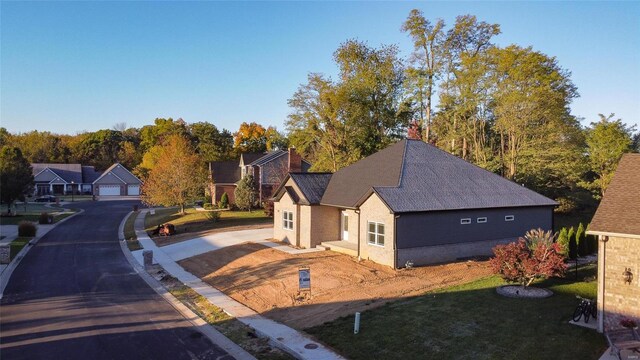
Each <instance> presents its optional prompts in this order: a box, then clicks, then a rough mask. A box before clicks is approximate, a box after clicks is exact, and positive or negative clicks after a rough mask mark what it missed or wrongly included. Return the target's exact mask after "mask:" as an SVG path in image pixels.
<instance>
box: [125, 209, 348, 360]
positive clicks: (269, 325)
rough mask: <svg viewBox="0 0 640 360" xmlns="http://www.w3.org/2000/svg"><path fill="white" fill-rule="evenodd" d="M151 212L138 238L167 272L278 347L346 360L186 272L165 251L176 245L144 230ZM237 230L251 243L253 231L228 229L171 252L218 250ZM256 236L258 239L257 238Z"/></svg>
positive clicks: (312, 358)
mask: <svg viewBox="0 0 640 360" xmlns="http://www.w3.org/2000/svg"><path fill="white" fill-rule="evenodd" d="M147 213H148V210H147V209H145V210H142V211H141V212H140V213H139V214H138V217H137V218H136V220H135V224H134V228H135V231H136V236H137V237H138V241H139V242H140V245H142V247H143V248H144V249H145V250H151V251H153V258H154V263H158V264H160V266H162V267H163V268H164V270H165V271H166V272H168V273H169V274H171V275H172V276H174V277H176V278H177V279H178V280H180V281H181V282H182V283H184V284H185V285H187V286H189V287H191V288H192V289H193V290H195V291H196V292H197V293H198V294H200V295H202V296H204V297H205V298H207V299H208V300H209V302H211V303H212V304H213V305H215V306H218V307H219V308H221V309H222V310H224V312H226V313H227V314H229V315H231V316H233V317H235V318H237V319H238V320H239V321H240V322H242V323H244V324H246V325H248V326H250V327H252V328H253V329H255V331H256V333H258V334H259V335H261V336H265V337H268V338H269V339H270V340H271V343H272V344H273V345H274V346H277V347H279V348H281V349H282V350H284V351H286V352H288V353H290V354H291V355H293V356H295V357H296V358H298V359H309V360H316V359H317V360H325V359H326V360H330V359H343V358H342V357H341V356H339V355H338V354H336V353H335V352H333V351H332V350H330V349H329V348H327V347H325V346H324V345H322V344H320V343H317V342H315V341H313V340H312V339H311V338H309V337H308V336H306V335H304V334H302V333H300V332H298V331H297V330H294V329H292V328H290V327H288V326H286V325H283V324H280V323H277V322H275V321H273V320H269V319H267V318H265V317H263V316H261V315H259V314H258V313H256V312H255V311H253V310H251V309H250V308H248V307H246V306H244V305H242V304H241V303H239V302H237V301H235V300H233V299H232V298H230V297H228V296H227V295H225V294H223V293H222V292H220V291H218V290H217V289H215V288H213V287H211V286H210V285H208V284H207V283H205V282H204V281H202V280H201V279H200V278H198V277H197V276H195V275H193V274H191V273H189V272H188V271H186V270H185V269H184V268H182V267H181V266H180V265H178V264H177V263H176V260H174V259H173V258H172V257H171V256H170V255H169V254H168V253H167V252H165V249H167V248H168V247H169V246H172V245H169V246H164V247H161V248H160V247H157V246H156V244H155V243H154V242H153V240H151V239H150V238H149V236H147V233H146V231H144V218H145V217H146V215H147ZM265 230H268V231H269V233H270V231H271V230H270V229H258V230H249V231H253V232H254V233H253V234H256V235H257V234H262V236H265V234H266V232H265ZM235 233H241V234H240V235H239V236H240V237H241V238H242V239H243V240H238V241H239V242H236V243H242V242H247V240H245V238H246V237H247V236H249V235H251V233H247V232H246V230H243V231H237V232H228V233H225V234H214V235H210V236H205V237H202V238H197V239H193V240H188V241H184V242H182V243H179V244H174V245H180V244H183V245H182V246H181V247H175V248H174V249H173V250H171V251H169V253H170V254H173V256H176V257H181V256H185V255H186V254H188V253H194V254H196V253H198V252H199V251H205V250H206V249H213V250H216V249H219V248H220V247H221V245H222V244H223V241H222V239H225V240H226V241H227V242H228V243H229V244H230V245H233V243H234V242H235V241H233V240H230V239H229V238H228V237H229V236H230V237H233V236H234V235H233V234H235ZM215 235H224V237H223V238H220V237H216V236H215ZM270 236H271V235H269V237H270ZM260 238H261V237H260V236H259V237H257V239H258V241H253V242H258V243H263V241H265V242H267V241H266V240H262V241H261V240H260ZM207 239H208V240H207ZM254 239H256V238H255V237H254ZM188 243H191V244H193V245H194V246H196V247H197V248H198V249H199V250H197V251H188V250H186V248H187V247H188ZM269 243H271V242H269ZM272 244H274V245H275V246H274V247H275V248H279V247H280V246H282V245H278V244H275V243H272ZM227 246H229V245H227ZM222 247H224V246H222ZM283 247H286V246H283ZM292 250H296V249H292ZM313 250H315V249H313ZM207 251H212V250H207ZM316 251H317V250H316ZM200 253H201V252H200ZM133 255H134V257H135V258H136V260H137V261H138V262H139V263H141V264H142V263H143V261H142V250H138V251H134V252H133ZM196 255H197V254H196ZM192 256H193V255H192Z"/></svg>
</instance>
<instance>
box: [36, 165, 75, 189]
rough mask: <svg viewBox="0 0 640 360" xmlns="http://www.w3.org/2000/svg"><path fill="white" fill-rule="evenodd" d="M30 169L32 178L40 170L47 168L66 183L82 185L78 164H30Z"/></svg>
mask: <svg viewBox="0 0 640 360" xmlns="http://www.w3.org/2000/svg"><path fill="white" fill-rule="evenodd" d="M31 168H32V169H33V175H34V176H35V175H38V173H40V172H41V171H42V170H44V169H46V168H49V169H51V170H52V171H53V172H54V173H56V175H58V176H59V177H61V178H62V179H63V180H64V181H66V182H67V183H71V182H74V183H76V184H81V183H82V166H81V165H80V164H46V163H36V164H31Z"/></svg>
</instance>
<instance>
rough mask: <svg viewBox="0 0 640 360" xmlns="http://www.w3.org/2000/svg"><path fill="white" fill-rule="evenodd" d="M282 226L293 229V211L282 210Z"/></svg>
mask: <svg viewBox="0 0 640 360" xmlns="http://www.w3.org/2000/svg"><path fill="white" fill-rule="evenodd" d="M282 228H283V229H287V230H293V212H292V211H283V212H282Z"/></svg>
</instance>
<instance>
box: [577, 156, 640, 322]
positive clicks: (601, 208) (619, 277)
mask: <svg viewBox="0 0 640 360" xmlns="http://www.w3.org/2000/svg"><path fill="white" fill-rule="evenodd" d="M639 220H640V154H625V155H623V156H622V159H620V163H618V167H617V169H616V172H615V173H614V175H613V179H611V183H610V184H609V186H608V187H607V189H606V191H605V193H604V196H603V197H602V201H601V202H600V205H598V209H597V210H596V213H595V215H594V216H593V219H592V220H591V223H590V224H589V227H588V229H587V234H589V235H594V236H597V237H598V240H599V241H598V330H599V331H600V332H603V331H604V332H607V331H610V330H616V329H619V328H621V324H620V320H622V319H623V318H629V319H633V320H634V321H636V323H640V306H638V304H640V221H639Z"/></svg>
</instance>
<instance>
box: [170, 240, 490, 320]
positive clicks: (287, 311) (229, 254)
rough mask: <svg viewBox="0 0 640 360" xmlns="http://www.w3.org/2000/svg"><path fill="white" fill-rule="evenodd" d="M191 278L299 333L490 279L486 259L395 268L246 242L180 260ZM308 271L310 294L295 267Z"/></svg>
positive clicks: (328, 252) (328, 253)
mask: <svg viewBox="0 0 640 360" xmlns="http://www.w3.org/2000/svg"><path fill="white" fill-rule="evenodd" d="M179 263H180V265H181V266H182V267H184V268H185V269H186V270H187V271H189V272H191V273H192V274H194V275H196V276H198V277H200V278H202V279H203V280H204V281H206V282H207V283H209V284H210V285H212V286H213V287H215V288H217V289H219V290H221V291H222V292H224V293H225V294H227V295H229V296H231V297H232V298H234V299H235V300H237V301H239V302H241V303H243V304H245V305H247V306H249V307H250V308H252V309H254V310H255V311H257V312H259V313H261V314H263V315H264V316H266V317H269V318H271V319H273V320H276V321H279V322H282V323H285V324H287V325H289V326H291V327H294V328H297V329H305V328H308V327H312V326H315V325H320V324H322V323H324V322H326V321H331V320H333V319H336V318H338V317H341V316H346V315H351V314H353V313H354V312H355V311H363V310H367V309H371V308H373V307H376V306H380V305H384V304H385V303H386V302H388V301H394V300H398V299H400V298H406V297H411V296H414V295H420V294H423V293H424V292H426V291H428V290H433V289H437V288H439V287H444V286H449V285H454V284H461V283H465V282H469V281H471V280H474V279H477V278H481V277H485V276H488V275H490V273H491V271H490V269H489V266H488V264H487V262H486V261H483V262H476V261H465V262H457V263H451V264H445V265H435V266H428V267H419V268H413V269H404V270H397V271H396V270H393V269H391V268H389V267H386V266H383V265H378V264H376V263H373V262H371V261H362V262H360V263H358V262H357V260H356V259H355V258H353V257H351V256H347V255H343V254H339V253H336V252H332V251H323V252H316V253H309V254H303V255H289V254H286V253H283V252H281V251H277V250H273V249H271V248H267V247H264V246H262V245H259V244H253V243H246V244H241V245H236V246H230V247H227V248H224V249H221V250H217V251H213V252H209V253H206V254H202V255H199V256H194V257H192V258H189V259H185V260H182V261H180V262H179ZM302 266H308V267H309V268H310V269H311V288H312V289H311V293H310V295H309V292H302V293H300V292H299V291H298V269H299V268H300V267H302Z"/></svg>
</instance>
